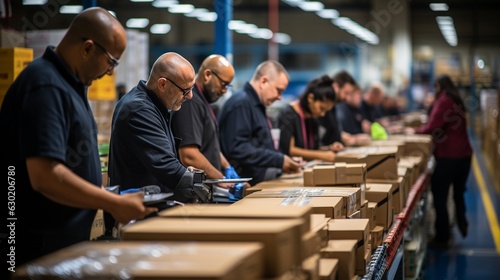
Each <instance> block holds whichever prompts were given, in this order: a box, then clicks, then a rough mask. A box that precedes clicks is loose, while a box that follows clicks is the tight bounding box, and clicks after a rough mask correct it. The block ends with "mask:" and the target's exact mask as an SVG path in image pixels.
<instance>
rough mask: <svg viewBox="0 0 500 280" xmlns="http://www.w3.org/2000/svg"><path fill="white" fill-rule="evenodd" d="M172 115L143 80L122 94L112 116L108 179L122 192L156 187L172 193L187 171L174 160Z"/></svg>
mask: <svg viewBox="0 0 500 280" xmlns="http://www.w3.org/2000/svg"><path fill="white" fill-rule="evenodd" d="M171 115H172V114H171V113H170V112H169V111H168V110H167V108H166V107H165V106H164V105H163V104H162V103H161V101H160V100H159V99H158V97H157V96H156V94H155V93H154V92H153V91H151V90H150V89H149V88H148V87H147V86H146V84H145V82H144V81H140V82H139V84H138V85H137V86H136V87H134V88H133V89H132V90H131V91H130V92H128V93H127V94H125V95H124V96H123V97H122V98H121V99H120V101H118V104H117V105H116V108H115V112H114V113H113V122H112V130H111V143H110V153H109V167H108V170H109V178H110V183H111V184H112V185H120V189H121V190H126V189H130V188H140V187H144V186H147V185H157V186H159V187H160V188H161V189H162V191H163V192H172V191H173V190H174V189H175V187H176V186H177V184H178V183H179V182H180V181H181V178H182V177H183V175H184V173H185V172H186V168H185V167H184V166H183V165H182V164H181V163H180V162H179V160H178V159H177V153H176V147H175V140H174V137H173V135H172V131H171V129H170V123H171Z"/></svg>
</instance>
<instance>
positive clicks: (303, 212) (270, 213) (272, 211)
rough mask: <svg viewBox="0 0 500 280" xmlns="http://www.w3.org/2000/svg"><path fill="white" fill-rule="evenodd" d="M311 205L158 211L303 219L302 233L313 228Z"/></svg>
mask: <svg viewBox="0 0 500 280" xmlns="http://www.w3.org/2000/svg"><path fill="white" fill-rule="evenodd" d="M311 214H312V210H311V207H308V206H305V207H293V208H285V207H281V206H279V205H260V206H259V207H256V206H255V205H251V206H247V205H244V204H230V205H225V204H186V205H184V206H176V207H172V208H169V209H166V210H163V211H161V212H159V213H158V216H159V217H165V218H182V219H191V218H195V219H203V218H209V219H214V218H216V219H271V220H275V219H276V220H278V219H297V220H302V224H301V226H300V234H301V235H302V234H305V233H306V232H308V231H309V230H310V229H311V228H310V226H311Z"/></svg>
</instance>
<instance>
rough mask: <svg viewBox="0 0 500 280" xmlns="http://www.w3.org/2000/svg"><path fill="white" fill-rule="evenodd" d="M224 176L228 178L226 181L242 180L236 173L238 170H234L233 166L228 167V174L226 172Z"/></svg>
mask: <svg viewBox="0 0 500 280" xmlns="http://www.w3.org/2000/svg"><path fill="white" fill-rule="evenodd" d="M224 176H225V177H226V179H239V178H240V175H238V173H236V170H234V167H232V166H228V167H226V172H225V174H224Z"/></svg>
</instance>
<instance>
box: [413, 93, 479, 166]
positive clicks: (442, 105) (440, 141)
mask: <svg viewBox="0 0 500 280" xmlns="http://www.w3.org/2000/svg"><path fill="white" fill-rule="evenodd" d="M416 133H419V134H431V135H432V139H433V142H434V146H435V149H434V156H435V157H436V158H464V157H469V156H471V155H472V147H471V145H470V142H469V136H468V134H467V121H466V120H465V117H464V113H463V112H462V110H461V109H460V107H459V106H458V105H457V104H456V103H455V102H454V101H453V99H451V98H450V97H449V96H448V95H447V94H446V93H444V92H442V93H441V94H440V95H439V96H438V98H437V99H436V100H435V101H434V105H433V109H432V111H431V113H430V117H429V121H428V122H427V124H425V125H424V126H422V127H420V128H418V129H417V130H416Z"/></svg>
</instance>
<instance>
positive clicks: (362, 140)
mask: <svg viewBox="0 0 500 280" xmlns="http://www.w3.org/2000/svg"><path fill="white" fill-rule="evenodd" d="M354 137H355V139H356V145H368V144H370V142H371V141H372V138H371V136H370V135H368V134H364V133H362V134H356V135H354Z"/></svg>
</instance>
